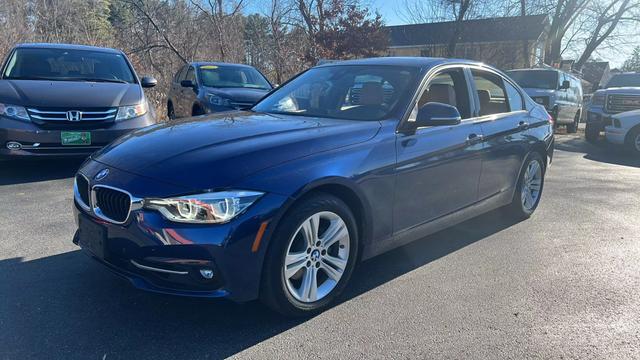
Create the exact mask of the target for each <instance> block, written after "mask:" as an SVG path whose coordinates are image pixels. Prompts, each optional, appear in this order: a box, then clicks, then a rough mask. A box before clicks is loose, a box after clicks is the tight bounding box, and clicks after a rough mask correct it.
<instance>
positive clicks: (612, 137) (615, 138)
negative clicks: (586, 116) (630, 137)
mask: <svg viewBox="0 0 640 360" xmlns="http://www.w3.org/2000/svg"><path fill="white" fill-rule="evenodd" d="M627 131H628V130H627V129H623V128H617V127H614V126H605V128H604V134H605V137H606V139H607V141H608V142H610V143H612V144H618V145H623V144H624V140H625V137H626V136H627Z"/></svg>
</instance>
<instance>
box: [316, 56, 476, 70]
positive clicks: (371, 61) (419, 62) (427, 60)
mask: <svg viewBox="0 0 640 360" xmlns="http://www.w3.org/2000/svg"><path fill="white" fill-rule="evenodd" d="M450 63H451V64H467V65H481V66H486V65H485V64H483V63H480V62H477V61H472V60H464V59H445V58H432V57H396V56H387V57H375V58H366V59H357V60H343V61H335V62H328V63H326V64H322V65H318V66H317V67H324V66H336V65H388V66H410V67H420V68H430V67H434V66H437V65H443V64H450Z"/></svg>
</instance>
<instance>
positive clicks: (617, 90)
mask: <svg viewBox="0 0 640 360" xmlns="http://www.w3.org/2000/svg"><path fill="white" fill-rule="evenodd" d="M596 92H597V93H606V94H638V95H640V87H612V88H607V89H600V90H598V91H596Z"/></svg>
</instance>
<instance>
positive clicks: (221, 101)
mask: <svg viewBox="0 0 640 360" xmlns="http://www.w3.org/2000/svg"><path fill="white" fill-rule="evenodd" d="M208 96H209V102H210V103H211V104H212V105H216V106H231V100H229V99H225V98H223V97H220V96H218V95H214V94H209V95H208Z"/></svg>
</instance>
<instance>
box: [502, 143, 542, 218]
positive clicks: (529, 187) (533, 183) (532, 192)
mask: <svg viewBox="0 0 640 360" xmlns="http://www.w3.org/2000/svg"><path fill="white" fill-rule="evenodd" d="M544 170H545V169H544V162H543V159H542V156H540V154H539V153H537V152H533V153H531V154H530V155H529V156H528V157H527V160H526V161H525V165H524V168H523V170H522V173H521V174H520V178H519V179H518V183H517V185H516V191H515V193H514V194H513V199H512V201H511V204H509V205H508V206H507V207H506V208H505V210H506V214H507V215H508V216H510V217H512V218H514V219H516V220H521V219H526V218H528V217H530V216H531V215H532V214H533V212H534V211H535V210H536V208H537V207H538V204H539V203H540V199H541V198H542V189H543V187H544Z"/></svg>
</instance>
